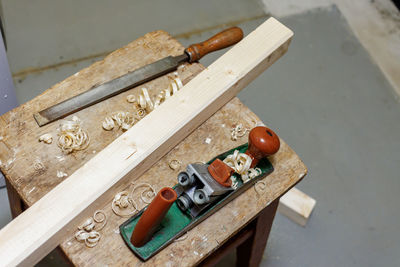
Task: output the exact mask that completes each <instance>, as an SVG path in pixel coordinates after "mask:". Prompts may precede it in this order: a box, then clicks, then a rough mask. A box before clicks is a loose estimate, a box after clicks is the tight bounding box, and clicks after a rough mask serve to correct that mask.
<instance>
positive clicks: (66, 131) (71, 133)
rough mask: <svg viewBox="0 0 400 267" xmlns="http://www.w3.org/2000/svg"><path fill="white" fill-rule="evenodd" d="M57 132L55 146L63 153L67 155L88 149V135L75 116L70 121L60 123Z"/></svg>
mask: <svg viewBox="0 0 400 267" xmlns="http://www.w3.org/2000/svg"><path fill="white" fill-rule="evenodd" d="M58 130H59V133H58V136H59V137H58V142H57V145H58V146H59V147H60V148H61V150H62V151H63V152H64V153H66V154H69V153H71V152H73V151H78V150H83V149H85V148H87V147H88V145H89V142H90V138H89V135H88V133H87V132H86V131H84V130H83V129H82V128H81V120H80V119H79V118H78V117H77V116H73V117H72V120H70V121H64V122H62V123H61V124H60V127H59V129H58Z"/></svg>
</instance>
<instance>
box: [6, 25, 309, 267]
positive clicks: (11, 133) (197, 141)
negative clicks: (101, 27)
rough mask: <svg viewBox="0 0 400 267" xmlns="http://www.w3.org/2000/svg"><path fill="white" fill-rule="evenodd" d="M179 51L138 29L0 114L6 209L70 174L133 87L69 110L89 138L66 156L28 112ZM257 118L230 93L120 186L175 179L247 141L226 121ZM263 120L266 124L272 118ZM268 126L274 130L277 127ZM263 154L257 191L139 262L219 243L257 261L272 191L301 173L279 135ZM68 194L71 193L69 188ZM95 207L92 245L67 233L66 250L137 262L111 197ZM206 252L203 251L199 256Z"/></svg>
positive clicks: (95, 147)
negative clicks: (97, 236) (97, 228)
mask: <svg viewBox="0 0 400 267" xmlns="http://www.w3.org/2000/svg"><path fill="white" fill-rule="evenodd" d="M182 52H183V47H182V46H181V45H180V44H179V43H178V42H177V41H176V40H175V39H173V38H172V37H171V36H170V35H168V34H167V33H166V32H163V31H157V32H152V33H149V34H146V35H145V36H143V37H141V38H139V39H137V40H136V41H134V42H132V43H130V44H128V45H127V46H126V47H123V48H121V49H118V50H116V51H115V52H113V53H112V54H110V55H109V56H108V57H107V58H106V59H104V60H102V61H99V62H97V63H95V64H93V65H92V66H90V67H88V68H86V69H84V70H82V71H80V72H78V73H77V74H75V75H73V76H71V77H69V78H67V79H66V80H64V81H62V82H60V83H58V84H56V85H55V86H53V87H52V88H50V89H49V90H46V91H45V92H44V93H43V94H41V95H40V96H38V97H36V98H35V99H33V100H31V101H29V102H28V103H26V104H24V105H21V106H20V107H18V108H17V109H14V110H12V111H10V112H8V113H7V114H5V115H3V116H1V117H0V136H2V137H3V140H2V141H0V144H2V145H3V146H2V149H3V150H5V151H6V153H7V155H8V156H7V157H8V158H7V159H11V162H10V164H3V165H2V166H1V171H2V172H3V173H4V175H5V177H6V180H7V189H8V193H9V198H10V206H11V210H12V213H13V216H14V217H15V216H18V214H20V213H21V212H22V211H23V210H25V209H26V208H27V207H29V206H31V205H33V204H34V203H35V202H36V201H38V200H39V199H40V198H41V197H43V196H44V195H45V194H46V193H47V192H49V191H50V190H51V189H53V188H54V187H55V186H56V185H57V184H59V183H60V182H61V181H63V180H64V179H66V178H65V177H62V178H60V177H57V171H63V172H66V173H67V174H68V175H69V174H72V173H73V172H74V171H76V170H77V169H78V168H80V167H81V166H83V165H84V164H85V163H86V162H87V161H88V160H90V159H91V158H92V157H93V156H95V155H96V153H98V152H99V151H101V150H102V149H103V148H104V147H106V146H107V145H108V144H110V143H111V142H112V141H113V140H114V139H115V138H117V137H118V136H119V135H121V134H122V131H121V130H113V131H109V132H107V131H104V130H103V129H102V127H101V121H102V120H103V118H104V117H105V116H107V115H110V114H111V113H112V112H114V111H119V110H122V111H133V108H132V106H131V104H129V103H128V102H127V101H126V96H127V95H128V94H132V93H137V90H139V89H140V88H135V89H132V90H130V91H128V92H126V93H122V94H121V95H118V96H115V97H113V98H111V99H108V100H106V101H103V102H101V103H99V104H96V105H95V106H92V107H90V108H88V109H85V110H82V111H79V112H78V113H77V114H75V115H77V116H78V117H79V118H80V119H81V120H82V121H83V128H85V129H86V130H87V131H88V133H89V135H90V137H91V143H90V145H89V147H88V148H87V149H86V150H84V151H80V152H76V153H73V154H70V155H65V154H63V153H62V152H61V150H60V149H59V148H58V147H57V145H56V139H57V136H56V134H57V130H56V128H57V126H58V125H57V124H56V123H53V124H49V125H46V126H44V127H42V128H38V127H37V126H36V125H35V122H34V120H33V119H32V114H33V113H34V112H37V111H38V110H41V109H43V108H45V107H48V106H50V105H52V104H54V103H55V102H59V101H61V100H63V99H66V98H68V97H71V96H73V95H76V94H77V93H79V92H82V91H84V90H87V89H88V88H87V87H88V86H89V85H90V84H94V83H103V82H105V81H108V80H110V79H113V78H116V77H118V76H121V75H123V74H125V73H127V72H128V71H131V70H134V69H136V68H138V67H140V66H143V65H145V64H148V63H151V62H153V61H155V60H157V59H160V58H163V57H165V56H168V55H178V54H181V53H182ZM203 69H204V67H203V66H202V65H200V64H198V63H195V64H190V65H189V64H187V65H185V66H184V67H183V68H180V69H179V70H178V72H179V76H180V77H181V79H182V80H183V81H184V83H187V82H188V81H189V80H190V79H192V78H193V77H194V76H195V75H196V74H198V73H199V72H200V71H201V70H203ZM168 83H169V81H168V78H167V77H161V78H158V79H156V80H154V81H151V82H149V83H147V84H146V85H145V87H147V88H148V89H149V91H150V94H151V95H155V94H156V92H158V91H159V90H162V89H165V88H166V87H167V86H168ZM266 101H267V100H266ZM259 122H260V120H259V118H258V117H257V116H256V115H255V114H254V113H252V112H251V111H250V110H249V109H248V108H247V107H246V106H244V105H243V104H242V103H241V102H240V101H239V100H238V99H237V98H234V99H232V101H230V102H229V103H228V104H227V105H225V106H224V107H223V108H222V109H220V110H219V111H217V112H216V113H215V114H214V115H213V116H211V117H210V118H209V119H208V120H207V121H206V122H205V123H203V124H202V125H201V126H200V127H199V128H197V129H196V130H194V131H193V132H192V133H191V134H190V135H189V136H188V137H187V138H185V139H184V140H183V141H182V142H181V143H180V144H179V145H177V146H176V147H175V148H174V149H172V150H171V151H170V152H169V153H168V154H167V155H165V156H164V157H163V158H162V159H161V160H160V161H158V162H157V163H156V164H155V165H153V166H152V167H151V168H150V169H149V170H148V171H147V172H146V173H145V174H143V175H142V176H141V177H129V179H127V180H126V181H127V182H126V183H125V186H126V188H127V189H128V188H129V187H130V186H131V184H130V183H131V182H132V183H134V184H138V183H141V182H146V183H150V184H152V185H153V186H154V187H155V188H156V190H159V189H160V188H162V187H164V186H173V185H174V184H176V182H177V181H176V176H177V174H178V172H179V171H181V170H182V168H184V167H185V165H186V164H188V163H192V162H198V161H208V160H209V159H211V158H212V157H214V156H215V155H218V154H220V153H221V152H224V151H226V150H229V149H231V148H233V147H236V146H238V145H239V144H242V143H245V142H247V135H246V136H244V137H242V138H240V139H239V140H238V141H232V140H231V139H230V129H231V128H232V127H233V126H235V125H237V124H238V123H242V124H243V125H244V126H245V127H247V128H252V127H254V126H255V125H256V124H257V123H259ZM271 127H272V128H273V125H271ZM274 130H275V129H274ZM276 130H277V133H278V134H279V129H276ZM44 133H52V134H53V138H54V139H55V140H54V142H53V144H51V145H47V144H43V143H39V142H38V137H39V136H40V135H42V134H44ZM206 140H207V142H206ZM3 155H6V154H3ZM7 159H6V160H7ZM172 159H178V160H179V161H181V162H182V167H181V169H177V170H172V169H170V168H169V166H168V163H169V162H170V161H171V160H172ZM4 160H5V159H2V162H6V161H4ZM270 160H271V162H272V164H273V165H274V167H275V171H274V172H273V173H272V174H271V175H269V176H267V177H266V178H264V179H263V182H264V183H265V185H266V189H265V190H263V191H260V190H258V192H259V193H257V192H256V191H255V190H254V188H252V189H250V190H248V191H246V192H245V193H244V194H242V195H241V196H239V197H238V198H237V199H235V200H234V201H232V202H231V203H229V204H228V205H226V206H225V207H224V208H222V209H221V210H220V211H218V212H217V213H216V214H214V215H213V216H211V217H210V218H208V219H207V220H206V221H204V222H203V223H201V224H200V225H199V226H197V227H196V228H195V229H193V230H191V231H190V232H188V233H187V238H186V239H184V240H182V241H179V242H175V243H173V244H171V245H169V246H168V247H167V248H165V249H164V250H162V251H161V252H160V253H159V254H157V255H156V256H154V257H153V258H151V259H150V260H149V261H147V262H145V265H148V266H160V265H167V266H188V265H195V264H198V263H200V262H201V261H203V264H207V265H209V264H212V263H213V262H215V261H213V260H212V259H214V260H215V259H218V258H219V257H220V256H221V255H223V254H224V253H223V251H226V250H227V248H228V249H230V248H235V247H237V246H239V250H238V256H239V259H238V263H243V264H244V263H246V264H248V265H250V266H255V265H257V264H258V263H259V262H260V261H261V256H262V252H263V250H264V248H265V245H266V241H267V237H268V234H269V231H270V226H271V225H272V220H273V217H274V214H275V212H276V208H277V203H278V200H279V197H280V196H282V195H283V194H284V193H285V192H286V191H288V190H289V189H290V188H291V187H293V186H294V185H295V184H296V183H298V182H299V181H300V180H301V179H302V178H303V177H304V176H305V175H306V172H307V169H306V167H305V166H304V164H303V163H302V162H301V160H300V159H299V157H298V156H297V155H296V153H295V152H294V151H293V150H292V149H291V148H290V147H289V146H288V145H287V144H286V143H285V142H284V141H283V140H281V149H280V151H279V152H278V153H277V154H276V155H274V156H273V157H271V158H270ZM115 193H117V192H115ZM70 197H71V198H73V197H74V195H71V196H70ZM139 204H140V207H144V206H145V204H144V203H139ZM98 208H99V209H102V210H104V211H105V213H106V214H107V217H108V223H107V225H106V227H105V228H104V229H102V230H101V234H102V237H101V240H100V242H99V244H98V245H97V246H96V247H94V248H90V249H89V248H86V247H85V245H84V244H83V243H79V242H77V241H76V240H75V239H74V237H73V235H71V236H69V237H68V238H66V239H65V240H64V241H63V242H61V244H60V247H61V249H62V251H63V253H65V255H66V257H67V258H68V259H69V260H70V261H71V262H72V263H73V264H75V265H79V266H90V265H99V264H101V265H124V266H125V265H136V264H138V263H140V260H139V259H138V258H136V257H135V256H134V255H133V254H132V253H131V251H130V250H129V249H128V248H127V247H126V245H125V244H124V242H123V240H122V238H121V236H120V235H119V233H118V226H119V225H120V224H122V223H123V222H124V221H125V220H126V218H120V217H118V216H116V215H115V214H114V213H113V212H112V211H111V199H110V202H109V204H107V205H106V206H101V207H98ZM234 241H235V242H234ZM230 244H231V245H230ZM229 246H230V247H229ZM219 248H220V249H219ZM218 255H220V256H218ZM207 256H210V257H208V258H207Z"/></svg>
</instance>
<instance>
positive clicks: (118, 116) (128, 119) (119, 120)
mask: <svg viewBox="0 0 400 267" xmlns="http://www.w3.org/2000/svg"><path fill="white" fill-rule="evenodd" d="M111 118H112V119H113V120H114V121H115V124H116V125H118V126H119V127H121V128H122V129H123V130H128V129H129V128H130V127H132V126H133V124H134V123H135V118H134V117H133V115H132V114H131V113H130V112H128V111H126V112H124V111H118V112H115V113H113V114H112V115H111Z"/></svg>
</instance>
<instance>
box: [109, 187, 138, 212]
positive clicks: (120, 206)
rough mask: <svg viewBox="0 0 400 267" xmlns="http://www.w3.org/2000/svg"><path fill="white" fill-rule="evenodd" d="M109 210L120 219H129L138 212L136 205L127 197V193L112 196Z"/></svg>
mask: <svg viewBox="0 0 400 267" xmlns="http://www.w3.org/2000/svg"><path fill="white" fill-rule="evenodd" d="M130 206H131V207H130ZM111 209H112V211H113V212H114V213H115V214H116V215H118V216H120V217H130V216H132V215H134V214H135V213H136V212H137V211H138V208H137V204H136V202H135V201H134V200H133V199H132V198H130V197H129V193H128V191H122V192H119V193H117V194H116V195H115V196H114V199H113V201H112V202H111Z"/></svg>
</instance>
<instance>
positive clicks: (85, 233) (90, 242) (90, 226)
mask: <svg viewBox="0 0 400 267" xmlns="http://www.w3.org/2000/svg"><path fill="white" fill-rule="evenodd" d="M99 215H100V217H99ZM100 223H102V225H101V226H100V227H97V224H100ZM106 224H107V216H106V214H105V212H104V211H102V210H96V211H95V212H94V214H93V218H88V219H87V220H86V221H85V222H84V223H82V224H81V225H80V226H78V231H77V232H76V233H75V239H76V240H77V241H78V242H84V243H85V245H86V247H88V248H93V247H95V246H96V245H97V244H98V242H99V241H100V238H101V234H100V233H99V232H98V231H100V230H101V229H103V228H104V226H105V225H106Z"/></svg>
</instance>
